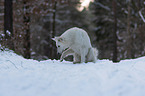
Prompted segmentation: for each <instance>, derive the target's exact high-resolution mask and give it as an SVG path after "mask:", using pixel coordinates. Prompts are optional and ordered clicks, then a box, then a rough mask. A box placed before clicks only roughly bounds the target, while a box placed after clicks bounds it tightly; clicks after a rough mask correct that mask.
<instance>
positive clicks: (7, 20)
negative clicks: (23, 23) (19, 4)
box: [4, 0, 14, 49]
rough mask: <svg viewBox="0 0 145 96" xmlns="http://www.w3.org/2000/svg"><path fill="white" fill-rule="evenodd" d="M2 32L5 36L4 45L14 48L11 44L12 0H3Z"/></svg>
mask: <svg viewBox="0 0 145 96" xmlns="http://www.w3.org/2000/svg"><path fill="white" fill-rule="evenodd" d="M4 7H5V8H4V33H5V38H6V40H7V41H6V43H7V44H6V46H8V47H9V48H10V49H14V45H13V40H12V37H13V0H5V2H4Z"/></svg>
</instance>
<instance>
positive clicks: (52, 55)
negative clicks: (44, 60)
mask: <svg viewBox="0 0 145 96" xmlns="http://www.w3.org/2000/svg"><path fill="white" fill-rule="evenodd" d="M56 4H57V1H56V0H54V7H53V17H52V19H53V21H52V33H51V38H53V37H54V36H55V19H56ZM51 45H52V46H51V58H54V56H55V52H54V46H55V45H54V42H51Z"/></svg>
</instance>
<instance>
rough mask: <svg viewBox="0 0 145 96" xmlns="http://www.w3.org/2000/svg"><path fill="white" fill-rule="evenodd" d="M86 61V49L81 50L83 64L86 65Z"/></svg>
mask: <svg viewBox="0 0 145 96" xmlns="http://www.w3.org/2000/svg"><path fill="white" fill-rule="evenodd" d="M85 59H86V56H85V48H82V50H81V63H84V62H85Z"/></svg>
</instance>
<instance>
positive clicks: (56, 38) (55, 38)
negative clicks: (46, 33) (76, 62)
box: [51, 37, 59, 41]
mask: <svg viewBox="0 0 145 96" xmlns="http://www.w3.org/2000/svg"><path fill="white" fill-rule="evenodd" d="M58 38H59V37H54V38H51V39H52V40H54V41H56V40H58Z"/></svg>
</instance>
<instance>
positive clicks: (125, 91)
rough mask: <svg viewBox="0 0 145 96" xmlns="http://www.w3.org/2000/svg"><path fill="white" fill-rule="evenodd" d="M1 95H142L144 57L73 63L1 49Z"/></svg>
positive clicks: (144, 82) (143, 95)
mask: <svg viewBox="0 0 145 96" xmlns="http://www.w3.org/2000/svg"><path fill="white" fill-rule="evenodd" d="M0 96H145V57H141V58H138V59H134V60H123V61H121V62H120V63H112V61H109V60H98V61H97V62H96V63H84V64H73V63H72V62H68V61H63V62H60V61H57V60H46V61H40V62H39V61H36V60H31V59H29V60H28V59H24V58H23V57H22V56H18V55H16V54H15V53H13V52H12V51H4V52H0Z"/></svg>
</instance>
